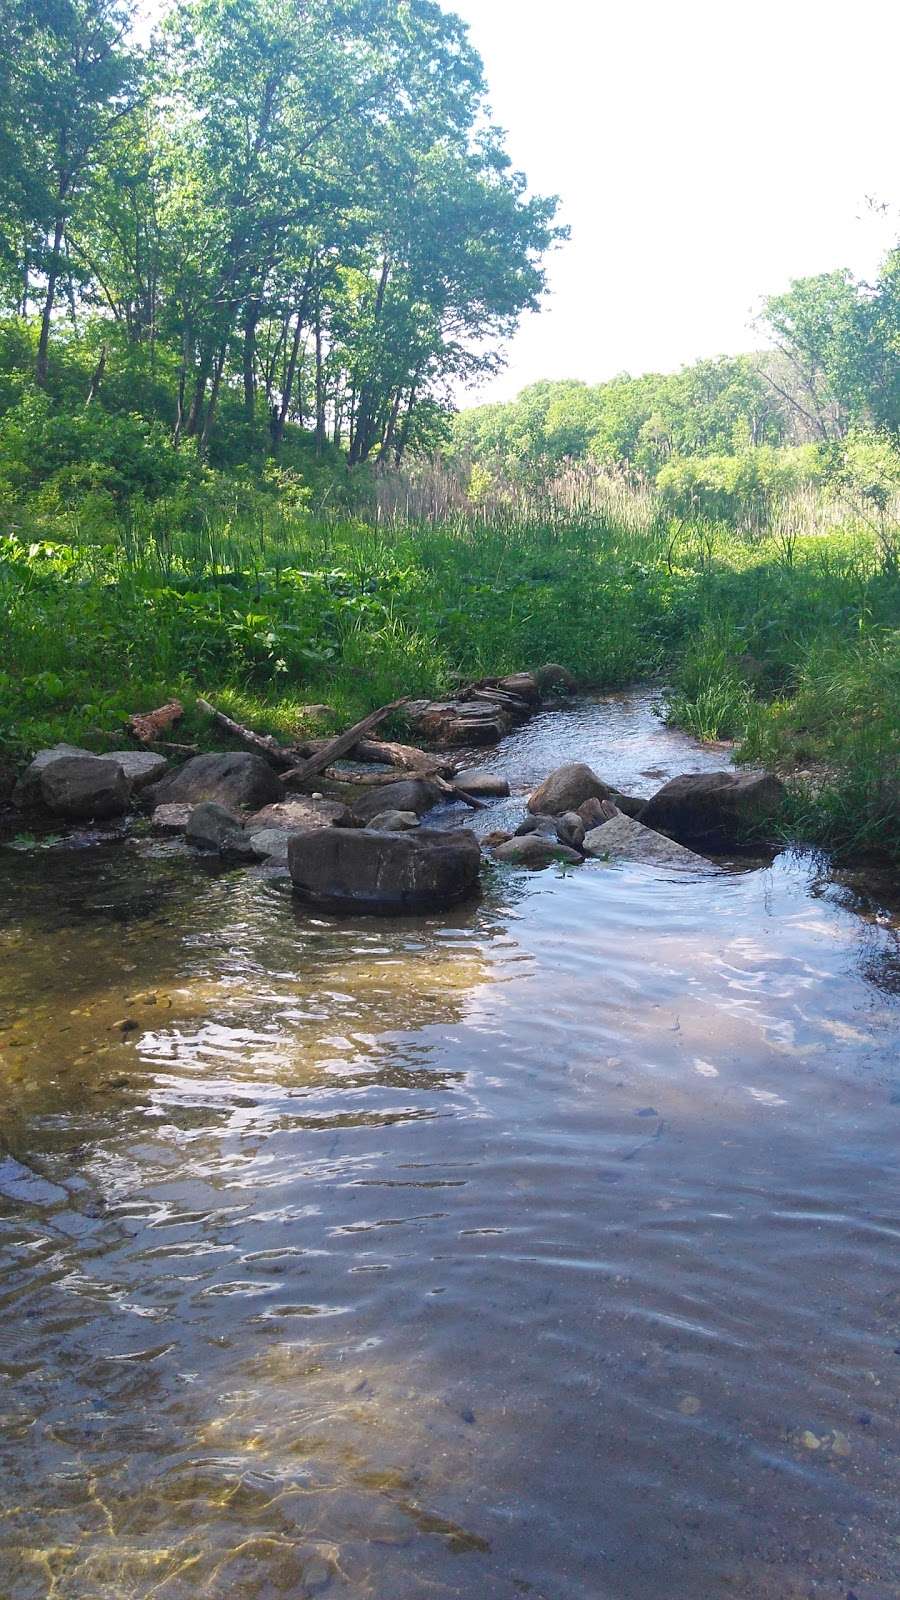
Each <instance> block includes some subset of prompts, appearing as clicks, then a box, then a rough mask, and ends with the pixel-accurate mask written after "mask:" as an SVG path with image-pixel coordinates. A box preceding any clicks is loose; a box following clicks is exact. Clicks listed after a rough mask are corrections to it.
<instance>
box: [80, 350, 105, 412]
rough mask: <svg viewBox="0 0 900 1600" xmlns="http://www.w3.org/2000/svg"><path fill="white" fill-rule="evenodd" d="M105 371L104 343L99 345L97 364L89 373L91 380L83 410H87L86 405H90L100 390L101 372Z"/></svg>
mask: <svg viewBox="0 0 900 1600" xmlns="http://www.w3.org/2000/svg"><path fill="white" fill-rule="evenodd" d="M105 371H106V345H105V344H104V345H101V347H100V355H99V356H98V358H97V365H96V366H95V368H94V370H93V372H92V373H91V382H90V386H89V388H88V392H87V399H86V400H85V402H84V409H85V411H86V410H87V408H88V406H89V405H91V404H92V403H93V401H94V400H96V398H97V395H98V394H99V392H100V385H101V383H102V382H103V374H104V372H105Z"/></svg>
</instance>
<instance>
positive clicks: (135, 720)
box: [127, 700, 184, 744]
mask: <svg viewBox="0 0 900 1600" xmlns="http://www.w3.org/2000/svg"><path fill="white" fill-rule="evenodd" d="M183 716H184V707H183V705H182V704H181V701H180V700H169V701H168V702H167V704H166V705H164V706H159V707H158V708H157V709H156V711H136V712H135V713H134V715H133V716H131V717H129V718H128V722H127V727H128V731H129V733H133V734H134V737H135V738H136V739H139V740H140V742H141V744H150V743H151V741H152V740H154V739H157V738H158V737H159V735H160V734H161V733H166V732H167V731H168V729H169V728H171V726H172V724H173V723H174V722H177V721H178V719H179V718H180V717H183Z"/></svg>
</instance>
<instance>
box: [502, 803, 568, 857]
mask: <svg viewBox="0 0 900 1600" xmlns="http://www.w3.org/2000/svg"><path fill="white" fill-rule="evenodd" d="M529 833H539V834H541V835H542V836H543V837H544V838H545V839H558V840H559V842H560V844H566V845H568V846H569V848H570V849H571V850H580V849H581V846H582V844H583V842H584V823H583V822H582V820H581V818H580V816H579V815H578V812H577V811H564V812H563V814H562V816H561V817H545V816H537V817H526V818H525V820H524V821H523V822H520V823H519V826H518V827H517V829H516V831H515V835H514V837H515V838H517V839H521V838H524V837H525V836H526V835H527V834H529Z"/></svg>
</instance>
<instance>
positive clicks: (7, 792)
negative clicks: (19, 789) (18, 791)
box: [0, 758, 18, 803]
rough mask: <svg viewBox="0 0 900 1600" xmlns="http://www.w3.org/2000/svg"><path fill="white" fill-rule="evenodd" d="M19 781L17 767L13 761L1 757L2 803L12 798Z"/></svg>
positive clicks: (0, 799)
mask: <svg viewBox="0 0 900 1600" xmlns="http://www.w3.org/2000/svg"><path fill="white" fill-rule="evenodd" d="M17 781H18V780H17V777H16V769H15V767H14V766H13V764H12V762H11V761H6V760H5V759H3V758H0V803H3V802H5V801H7V800H11V799H12V795H13V790H14V789H15V787H16V783H17Z"/></svg>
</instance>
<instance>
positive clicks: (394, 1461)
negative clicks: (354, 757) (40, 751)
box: [0, 694, 900, 1600]
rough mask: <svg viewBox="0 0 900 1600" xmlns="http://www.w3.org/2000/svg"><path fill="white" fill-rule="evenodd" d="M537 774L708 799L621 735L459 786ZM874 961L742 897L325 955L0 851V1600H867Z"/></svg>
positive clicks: (498, 909)
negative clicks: (584, 775)
mask: <svg viewBox="0 0 900 1600" xmlns="http://www.w3.org/2000/svg"><path fill="white" fill-rule="evenodd" d="M574 757H584V758H585V759H587V760H589V761H591V762H592V763H594V764H595V765H596V767H597V768H598V769H599V770H600V771H601V772H602V773H603V774H604V775H605V776H607V777H608V778H610V779H611V780H612V781H613V782H615V783H616V784H618V785H620V786H621V787H623V788H628V789H631V790H633V791H638V792H646V793H649V792H651V791H652V789H653V788H654V787H655V786H656V785H657V784H658V783H659V782H661V781H662V779H663V777H665V776H668V775H670V774H671V773H672V772H676V771H681V770H687V769H690V768H700V767H705V766H721V765H723V764H724V763H723V758H722V755H721V753H718V754H717V753H715V752H709V751H703V750H700V749H698V748H697V747H695V746H693V745H692V744H691V743H690V741H688V740H686V739H685V738H683V737H682V736H679V735H676V734H673V733H671V732H668V731H667V730H665V729H664V728H663V727H662V726H661V725H660V724H659V723H658V722H657V721H656V720H655V718H654V716H653V713H652V708H651V703H650V701H649V699H648V698H647V697H646V696H644V695H640V694H639V695H634V696H626V697H618V698H616V699H614V700H610V701H608V702H600V703H598V704H585V705H582V706H580V707H578V708H576V709H575V710H574V711H570V712H566V713H560V714H557V715H556V716H552V717H551V716H544V717H541V718H539V719H537V720H536V721H535V722H534V723H532V724H531V725H530V726H529V727H527V728H525V729H523V730H522V731H521V732H520V733H518V734H517V735H515V736H514V737H513V738H511V739H510V740H508V741H507V743H506V745H505V746H504V747H503V748H502V749H501V751H500V752H498V754H497V756H496V757H495V758H492V759H491V762H490V764H491V766H493V767H497V766H500V767H502V768H503V770H506V771H507V772H508V773H509V774H510V776H511V777H512V778H513V780H514V781H516V783H517V784H518V785H519V786H521V787H522V788H523V789H525V788H528V787H530V786H531V784H532V783H533V782H534V781H536V780H537V779H539V778H542V777H543V776H544V775H545V773H546V772H547V771H548V770H549V769H550V768H551V767H552V766H554V765H556V764H558V762H559V761H561V760H564V759H567V758H574ZM520 808H521V800H519V801H518V802H516V803H515V804H513V805H510V804H507V803H505V802H504V803H501V804H500V805H499V806H498V807H496V808H493V809H492V810H491V811H490V812H489V813H484V814H482V815H481V817H480V818H479V822H478V825H479V826H481V827H487V826H496V825H498V823H499V822H500V821H501V820H502V819H503V817H505V816H507V815H510V814H513V813H515V814H516V815H518V813H519V811H520ZM437 820H438V821H440V820H441V819H440V818H438V819H437ZM443 820H445V821H446V820H449V818H448V817H447V816H445V818H444V819H443ZM896 926H897V923H896V918H895V917H892V915H891V913H890V911H889V910H888V909H885V908H884V906H883V902H882V899H881V897H880V896H879V895H878V894H873V893H871V892H870V893H865V892H863V891H860V890H857V889H853V888H850V887H848V886H847V885H846V883H844V882H841V881H838V880H837V879H836V878H835V877H832V876H829V875H828V873H827V872H825V871H824V870H823V869H822V868H821V866H817V864H816V862H815V861H814V859H813V858H812V857H809V856H804V855H801V854H797V853H790V852H785V853H782V854H781V855H779V856H777V857H776V859H775V860H774V861H773V862H771V863H768V862H767V863H763V864H758V863H747V862H741V863H735V864H732V865H731V866H730V867H729V869H728V870H726V871H724V872H723V873H722V874H721V875H720V876H718V877H715V878H709V877H703V878H694V877H693V876H692V875H691V874H690V873H688V874H685V873H684V872H675V871H673V870H671V869H668V870H666V869H658V868H654V867H647V866H637V865H619V866H611V865H608V864H604V863H600V862H595V863H591V864H589V865H586V866H584V867H582V868H577V869H575V870H567V871H562V870H558V869H551V870H550V871H548V872H543V873H540V874H537V875H533V876H528V875H524V874H522V873H519V872H516V871H510V870H509V869H506V870H504V871H502V872H501V871H500V870H497V869H493V870H492V871H491V872H490V874H489V876H488V881H487V885H486V892H485V895H484V898H483V900H482V901H481V903H480V904H479V905H477V906H475V907H472V908H468V909H465V910H462V911H458V912H457V913H455V914H454V915H452V916H450V917H443V918H433V919H416V920H413V919H410V920H406V921H384V922H382V921H371V920H370V921H359V922H357V923H353V922H347V921H335V920H330V919H325V918H322V917H318V916H313V915H310V914H309V913H308V912H305V911H303V910H302V909H301V908H299V907H298V906H296V905H295V904H294V903H293V901H292V899H291V896H290V893H289V888H288V886H287V885H286V884H285V883H284V881H283V880H281V879H279V878H277V877H273V876H271V875H267V874H266V873H265V872H263V871H255V872H247V871H243V870H235V871H220V870H218V869H216V870H213V869H212V868H210V867H205V866H204V865H203V864H201V863H200V862H198V860H197V859H191V858H189V857H187V856H186V855H185V854H184V853H182V851H181V849H180V848H179V847H176V846H173V845H171V844H168V843H161V842H159V841H153V840H150V839H146V838H145V839H132V840H130V841H127V842H124V843H119V844H115V845H105V846H100V847H94V848H84V849H75V848H71V847H68V848H66V847H64V846H59V847H55V848H49V849H45V850H39V851H31V852H28V851H16V850H12V849H10V848H3V849H0V1030H2V1031H0V1093H2V1101H0V1117H2V1128H3V1155H2V1159H0V1249H2V1259H0V1312H2V1314H0V1381H2V1397H0V1411H2V1424H3V1426H2V1440H0V1481H2V1491H3V1492H2V1505H0V1595H2V1596H3V1600H31V1597H44V1596H53V1597H57V1596H58V1597H65V1600H107V1597H110V1600H149V1597H151V1596H153V1597H159V1600H187V1597H191V1600H194V1597H197V1596H204V1597H205V1596H210V1597H215V1600H251V1597H252V1600H268V1597H273V1600H276V1597H290V1600H302V1597H305V1596H310V1595H318V1594H322V1595H325V1596H326V1597H327V1600H332V1597H333V1600H339V1597H340V1600H369V1597H374V1600H421V1597H431V1596H434V1597H465V1600H470V1597H471V1600H482V1597H487V1596H492V1597H494V1596H496V1597H501V1600H513V1597H518V1596H530V1597H533V1600H585V1597H587V1600H607V1597H609V1600H713V1597H719V1596H741V1597H748V1600H763V1597H765V1600H805V1597H807V1596H816V1597H827V1600H847V1597H848V1596H855V1597H856V1600H896V1597H898V1596H900V1515H898V1497H897V1487H898V1475H897V1466H898V1459H900V1455H898V1446H900V1410H898V1384H900V1283H898V1278H897V1275H896V1267H897V1257H898V1238H900V1223H898V1188H897V1152H898V1138H897V1134H898V1124H900V1061H898V1055H897V1042H898V1021H900V1009H898V999H897V995H898V988H900V982H898V964H897V934H896Z"/></svg>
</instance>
